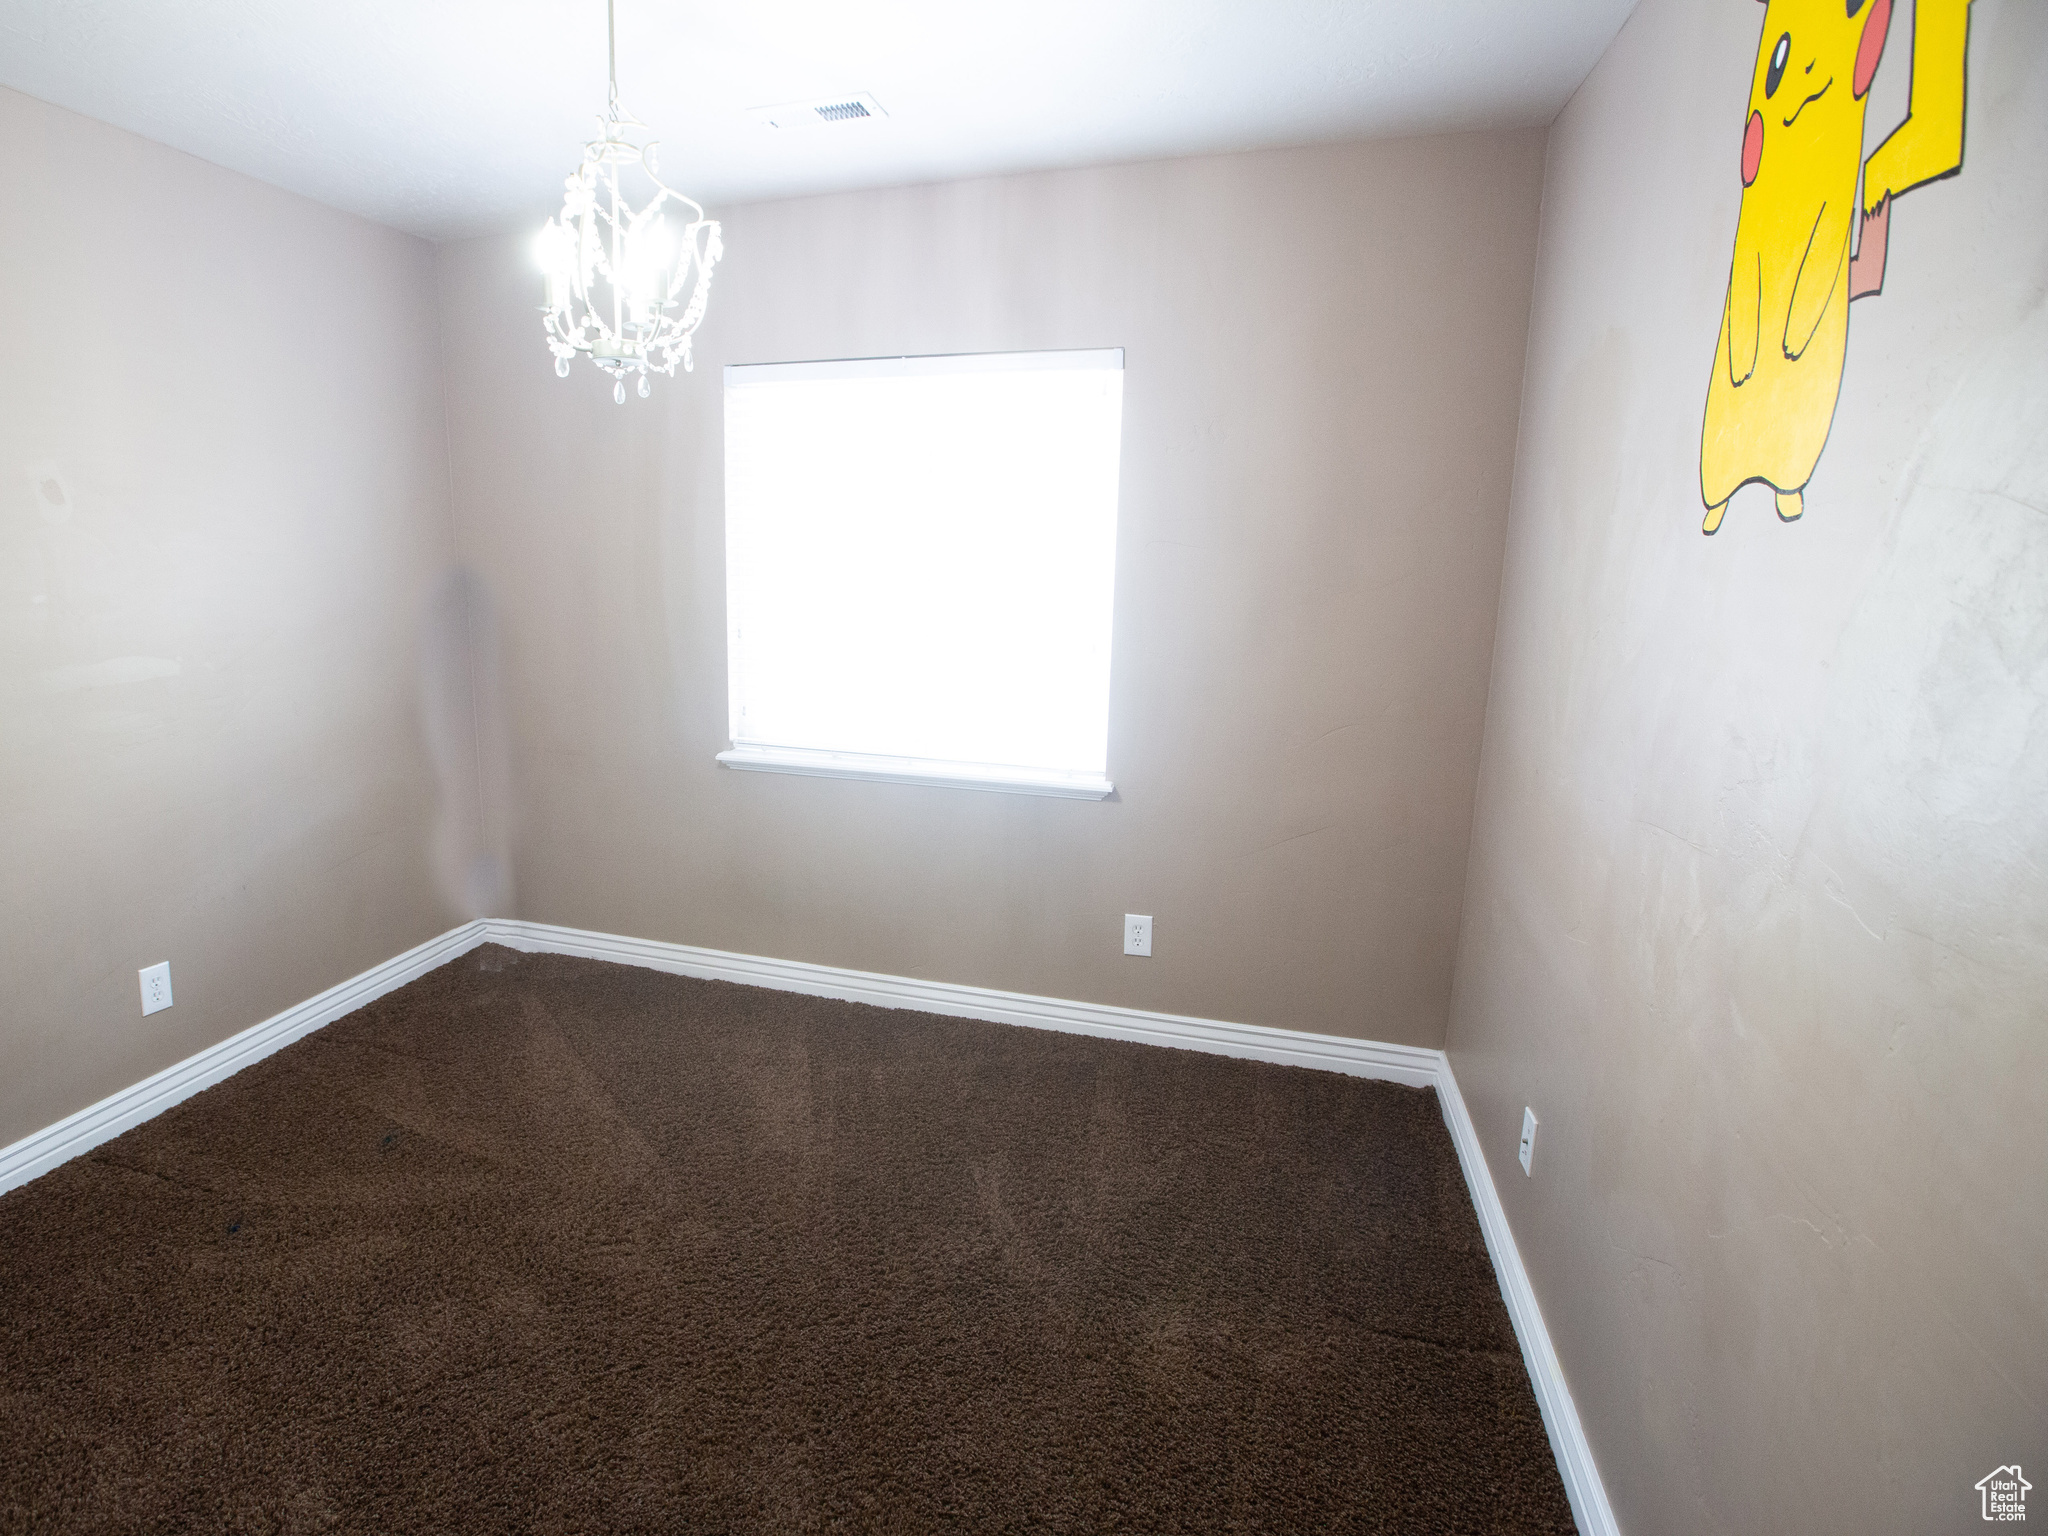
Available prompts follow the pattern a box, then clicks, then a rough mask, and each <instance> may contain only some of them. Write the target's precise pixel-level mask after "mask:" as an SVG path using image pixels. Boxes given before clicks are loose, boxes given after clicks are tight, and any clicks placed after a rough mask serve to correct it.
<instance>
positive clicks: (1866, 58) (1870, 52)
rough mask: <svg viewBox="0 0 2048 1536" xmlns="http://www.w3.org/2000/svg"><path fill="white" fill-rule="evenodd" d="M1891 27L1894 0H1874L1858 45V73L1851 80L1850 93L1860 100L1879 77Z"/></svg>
mask: <svg viewBox="0 0 2048 1536" xmlns="http://www.w3.org/2000/svg"><path fill="white" fill-rule="evenodd" d="M1852 14H1853V13H1852ZM1891 29H1892V0H1874V3H1873V4H1872V5H1871V7H1870V15H1869V17H1868V18H1866V19H1865V21H1864V23H1863V40H1862V41H1861V42H1859V43H1858V44H1857V45H1856V75H1855V78H1854V79H1853V80H1852V81H1851V82H1850V94H1852V95H1853V96H1855V97H1856V98H1857V99H1858V100H1861V99H1862V96H1863V93H1864V92H1865V91H1867V90H1869V89H1870V82H1871V81H1872V80H1874V79H1876V78H1877V64H1878V60H1880V59H1882V58H1883V57H1884V38H1885V34H1886V33H1887V32H1889V31H1891Z"/></svg>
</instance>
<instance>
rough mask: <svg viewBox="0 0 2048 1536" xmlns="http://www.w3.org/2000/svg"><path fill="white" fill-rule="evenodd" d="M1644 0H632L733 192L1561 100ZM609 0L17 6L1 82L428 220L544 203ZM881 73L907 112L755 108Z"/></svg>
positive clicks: (1261, 140)
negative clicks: (787, 123)
mask: <svg viewBox="0 0 2048 1536" xmlns="http://www.w3.org/2000/svg"><path fill="white" fill-rule="evenodd" d="M1633 5H1634V0H1541V3H1536V0H1030V3H1024V0H727V3H725V4H718V5H714V4H708V3H703V0H618V8H619V89H620V94H621V96H622V97H623V99H624V101H625V104H626V106H627V107H628V108H630V109H631V110H632V111H633V112H634V113H636V114H637V115H638V116H639V117H640V118H641V119H642V120H644V121H645V122H646V123H647V124H648V125H649V126H650V128H651V129H652V130H653V132H654V134H655V136H656V137H657V138H659V139H660V140H661V141H662V154H661V161H662V170H663V175H664V179H666V180H668V181H669V182H670V183H671V184H672V185H675V186H677V187H679V188H680V189H681V190H683V191H686V192H689V193H691V194H692V195H693V196H696V197H698V198H699V199H700V200H701V201H703V202H704V203H705V204H706V205H707V206H708V207H709V208H710V209H711V211H712V212H713V214H714V216H715V214H716V212H717V209H718V206H719V205H720V204H722V203H732V202H740V201H750V200H753V199H757V198H763V197H776V196H785V195H791V194H797V193H805V192H818V191H825V190H829V189H835V188H850V187H863V186H882V185H891V184H897V183H903V182H913V181H928V180H938V179H943V178H947V177H955V176H965V175H976V174H981V173H987V172H996V171H1009V170H1023V169H1029V168H1037V167H1047V166H1063V165H1080V164H1090V163H1101V162H1108V161H1117V160H1134V159H1144V158H1149V157H1154V156H1160V155H1178V154H1190V153H1198V152H1202V151H1209V150H1229V149H1246V148H1252V147H1256V146H1260V145H1271V144H1288V143H1303V142H1308V141H1313V140H1318V139H1336V138H1352V137H1364V136H1369V135H1387V134H1406V133H1421V132H1433V131H1440V130H1446V129H1460V128H1479V127H1496V126H1506V125H1510V124H1532V123H1543V122H1547V121H1549V120H1550V118H1551V117H1552V116H1553V115H1554V114H1555V113H1556V112H1557V110H1558V108H1559V107H1560V106H1562V105H1563V104H1564V102H1565V100H1566V98H1567V97H1568V96H1570V94H1571V92H1572V90H1573V89H1574V88H1575V87H1576V86H1577V85H1578V83H1579V81H1580V80H1582V79H1584V78H1585V75H1586V72H1587V71H1588V70H1589V69H1591V68H1592V65H1593V62H1594V60H1595V59H1597V58H1598V57H1599V55H1600V53H1601V51H1602V50H1603V49H1604V48H1605V47H1606V46H1607V44H1608V42H1609V40H1610V39H1612V37H1613V36H1614V34H1615V32H1616V31H1618V30H1619V29H1620V26H1621V23H1622V22H1623V20H1625V19H1626V17H1627V15H1628V13H1629V11H1630V9H1631V8H1632V7H1633ZM604 26H605V17H604V3H603V0H339V3H336V0H0V83H4V84H6V85H10V86H13V87H14V88H15V89H16V90H19V91H24V92H26V93H28V94H29V95H31V96H37V97H41V98H42V99H43V100H45V101H51V102H55V103H57V104H59V105H60V106H65V107H70V108H72V109H73V110H75V111H78V112H83V113H85V114H87V115H88V116H91V117H96V118H100V119H102V120H104V121H106V122H110V123H114V124H117V125H119V126H120V127H123V128H127V129H131V130H133V131H134V132H136V133H139V134H143V135H145V136H146V137H148V138H152V139H157V140H160V141H161V142H163V143H166V144H171V145H175V146H176V147H178V148H180V149H183V150H188V151H190V152H191V153H192V154H195V155H198V156H201V157H202V158H204V159H207V160H211V161H214V162H215V163H217V164H220V165H225V166H229V167H231V168H233V169H235V170H238V171H244V172H247V173H248V174H249V175H252V176H256V177H260V178H261V179H263V180H264V181H268V182H274V183H275V184H277V185H278V186H281V187H288V188H290V189H292V190H293V191H295V192H302V193H304V194H305V195H307V196H308V197H313V198H317V199H319V200H320V201H321V202H324V203H330V204H332V205H334V206H335V207H337V208H345V209H348V210H350V211H352V212H355V213H360V214H363V215H366V216H367V217H369V218H372V219H377V220H380V221H381V222H383V223H386V224H391V225H395V226H396V227H398V228H399V229H404V230H409V231H411V232H412V233H414V234H418V235H424V236H427V237H429V238H432V239H447V238H451V237H456V236H462V235H468V234H477V233H483V232H486V231H495V230H501V229H506V228H510V227H513V226H515V225H518V224H521V223H524V222H529V221H534V220H537V219H538V218H540V217H542V216H544V214H545V211H546V210H547V209H549V208H550V206H551V205H552V204H553V203H554V202H555V201H556V200H557V199H558V198H559V197H560V195H561V181H562V177H563V176H565V175H567V174H568V172H569V171H570V170H571V169H572V168H573V166H574V164H575V161H576V156H577V148H578V146H579V145H580V144H581V143H582V141H583V140H584V139H586V138H589V137H590V136H591V133H592V129H593V125H594V119H595V114H596V113H597V112H599V111H600V110H601V109H602V107H603V105H604V97H605V33H604ZM861 91H865V92H868V93H870V94H872V95H873V96H874V97H875V98H876V99H877V100H879V101H880V103H881V104H882V106H883V108H884V109H886V111H887V112H888V113H889V116H888V117H887V118H886V119H883V120H879V121H875V122H870V123H860V124H855V125H851V126H846V127H838V128H816V129H803V130H798V131H794V132H792V131H786V130H785V131H778V130H776V129H773V128H767V127H762V126H760V125H758V124H756V123H755V122H753V121H751V120H750V119H749V118H748V117H747V116H746V115H745V113H746V109H747V108H749V107H757V106H767V105H773V104H778V103H782V102H787V101H795V100H804V99H808V98H816V97H824V96H833V95H842V94H844V95H850V94H853V93H856V92H861Z"/></svg>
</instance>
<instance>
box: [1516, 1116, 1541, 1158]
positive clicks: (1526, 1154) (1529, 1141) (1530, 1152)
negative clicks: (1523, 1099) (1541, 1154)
mask: <svg viewBox="0 0 2048 1536" xmlns="http://www.w3.org/2000/svg"><path fill="white" fill-rule="evenodd" d="M1517 1155H1518V1156H1519V1157H1520V1158H1521V1159H1522V1172H1524V1173H1528V1172H1529V1159H1530V1158H1532V1157H1534V1156H1535V1155H1536V1111H1535V1110H1533V1109H1530V1108H1529V1107H1528V1106H1527V1105H1524V1106H1523V1107H1522V1150H1521V1152H1520V1153H1518V1154H1517Z"/></svg>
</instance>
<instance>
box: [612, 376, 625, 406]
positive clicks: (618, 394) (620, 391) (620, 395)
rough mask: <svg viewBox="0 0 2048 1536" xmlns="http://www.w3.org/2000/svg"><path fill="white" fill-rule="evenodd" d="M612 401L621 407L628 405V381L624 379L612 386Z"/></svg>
mask: <svg viewBox="0 0 2048 1536" xmlns="http://www.w3.org/2000/svg"><path fill="white" fill-rule="evenodd" d="M612 399H613V400H615V401H617V402H618V403H619V404H620V405H624V404H625V403H626V381H625V380H624V379H620V380H619V381H618V382H617V383H616V384H614V385H612Z"/></svg>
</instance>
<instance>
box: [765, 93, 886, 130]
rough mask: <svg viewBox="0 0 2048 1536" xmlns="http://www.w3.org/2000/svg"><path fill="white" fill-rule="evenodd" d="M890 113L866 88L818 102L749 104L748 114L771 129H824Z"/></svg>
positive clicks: (881, 116) (871, 119)
mask: <svg viewBox="0 0 2048 1536" xmlns="http://www.w3.org/2000/svg"><path fill="white" fill-rule="evenodd" d="M888 115H889V114H888V113H886V112H884V111H883V110H882V104H881V103H880V102H879V101H876V100H875V98H874V97H872V96H870V95H868V94H867V93H866V92H865V91H863V92H861V93H860V94H859V95H857V96H826V97H822V98H820V99H819V100H817V101H786V102H784V103H783V104H782V105H781V106H779V107H749V108H747V116H749V117H751V118H752V119H753V120H754V121H755V122H757V123H760V124H761V125H763V126H764V127H768V128H822V127H825V126H827V125H828V124H840V123H860V122H874V121H876V120H877V119H879V118H884V117H887V116H888Z"/></svg>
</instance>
